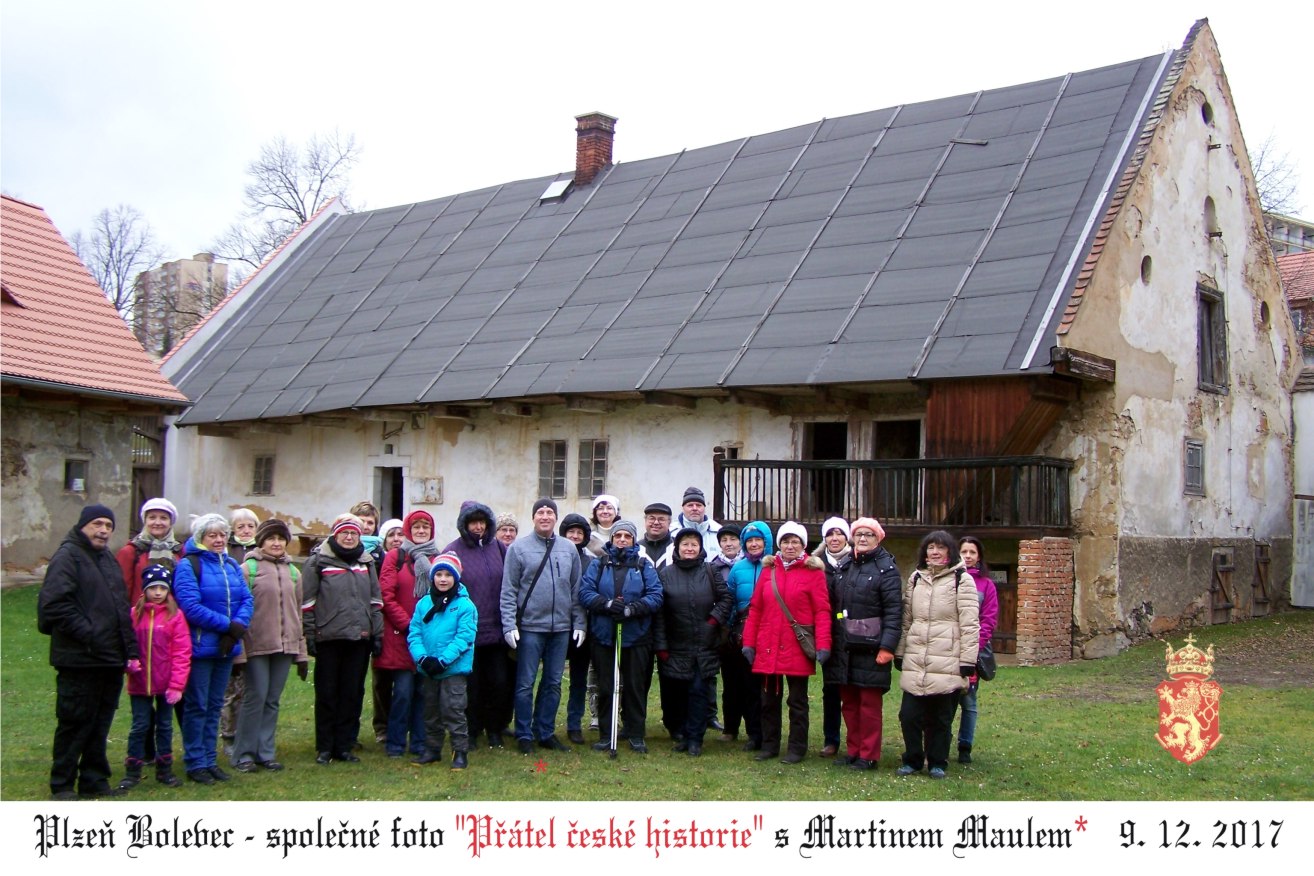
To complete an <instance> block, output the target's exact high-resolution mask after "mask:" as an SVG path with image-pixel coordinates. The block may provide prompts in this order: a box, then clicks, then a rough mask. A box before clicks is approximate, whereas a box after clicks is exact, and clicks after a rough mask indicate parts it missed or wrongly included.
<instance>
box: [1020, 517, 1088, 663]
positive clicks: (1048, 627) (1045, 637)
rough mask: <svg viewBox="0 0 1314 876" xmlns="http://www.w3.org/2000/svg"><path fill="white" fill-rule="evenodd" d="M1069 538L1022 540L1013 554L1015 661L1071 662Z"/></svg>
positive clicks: (1071, 562)
mask: <svg viewBox="0 0 1314 876" xmlns="http://www.w3.org/2000/svg"><path fill="white" fill-rule="evenodd" d="M1074 589H1075V583H1074V575H1073V561H1072V539H1070V538H1041V539H1031V540H1026V541H1022V542H1020V543H1019V544H1018V554H1017V662H1018V663H1019V664H1020V665H1022V666H1035V665H1038V664H1043V663H1062V662H1065V661H1067V660H1070V659H1072V600H1073V594H1074Z"/></svg>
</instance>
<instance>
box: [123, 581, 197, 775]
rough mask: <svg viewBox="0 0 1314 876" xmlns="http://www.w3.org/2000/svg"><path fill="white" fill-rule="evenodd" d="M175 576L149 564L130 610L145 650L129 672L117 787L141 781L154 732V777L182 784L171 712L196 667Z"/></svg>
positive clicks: (140, 648) (141, 644)
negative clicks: (122, 770)
mask: <svg viewBox="0 0 1314 876" xmlns="http://www.w3.org/2000/svg"><path fill="white" fill-rule="evenodd" d="M172 580H173V573H172V572H171V571H170V570H169V569H168V568H166V567H164V566H160V565H155V566H148V567H147V568H146V569H145V570H144V571H143V572H142V573H141V586H142V596H141V599H139V600H138V601H137V604H136V605H135V606H134V607H133V609H132V626H133V629H134V630H135V631H136V633H137V647H138V649H139V650H140V651H141V667H140V668H139V669H137V670H135V671H129V672H128V694H129V696H130V697H131V699H132V728H131V729H130V730H129V731H128V757H127V760H126V761H125V764H124V765H125V767H126V773H127V775H126V776H125V777H124V779H123V781H121V782H120V783H119V787H120V788H123V789H124V790H128V789H130V788H134V787H136V786H137V784H138V783H139V782H140V781H141V769H142V765H143V755H144V753H145V750H146V737H147V735H148V734H150V733H151V732H154V734H155V779H156V781H158V782H161V783H163V784H165V785H168V786H169V787H171V788H172V787H176V786H178V785H180V784H182V782H181V780H180V779H179V778H178V777H177V776H176V775H174V774H173V710H174V706H175V705H177V703H178V702H179V701H180V700H181V699H182V695H183V688H185V687H186V686H187V674H188V673H189V672H190V671H191V668H192V642H191V638H190V636H189V635H188V629H187V619H186V618H184V617H183V613H182V611H181V610H180V609H179V608H178V603H177V602H175V601H174V599H173V593H172V591H171V585H172Z"/></svg>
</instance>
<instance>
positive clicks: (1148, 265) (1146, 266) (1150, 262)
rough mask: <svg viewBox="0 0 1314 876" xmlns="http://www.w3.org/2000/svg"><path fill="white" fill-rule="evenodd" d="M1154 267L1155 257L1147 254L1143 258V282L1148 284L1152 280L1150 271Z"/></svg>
mask: <svg viewBox="0 0 1314 876" xmlns="http://www.w3.org/2000/svg"><path fill="white" fill-rule="evenodd" d="M1153 268H1154V259H1152V258H1150V257H1149V256H1146V257H1145V258H1143V259H1141V282H1142V283H1146V284H1148V283H1149V282H1150V271H1151V270H1152V269H1153Z"/></svg>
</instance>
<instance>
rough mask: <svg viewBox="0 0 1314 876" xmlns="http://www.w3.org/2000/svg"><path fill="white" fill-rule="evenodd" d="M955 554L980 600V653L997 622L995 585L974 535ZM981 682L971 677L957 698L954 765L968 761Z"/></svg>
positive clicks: (967, 538)
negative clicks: (956, 761)
mask: <svg viewBox="0 0 1314 876" xmlns="http://www.w3.org/2000/svg"><path fill="white" fill-rule="evenodd" d="M958 555H959V556H961V557H962V558H963V565H964V566H966V567H967V573H968V574H969V575H971V576H972V580H973V581H975V582H976V594H977V598H978V599H980V600H981V612H980V616H981V636H980V650H978V652H977V653H982V652H984V649H985V647H986V645H988V644H989V643H990V637H991V636H993V635H994V634H995V625H996V624H997V623H998V622H999V594H998V593H997V592H996V591H995V582H994V581H993V580H991V578H990V566H988V565H987V564H986V558H985V548H984V547H983V546H982V545H981V541H980V539H978V538H977V537H976V536H974V535H968V536H964V537H963V539H962V541H960V542H959V543H958ZM980 684H981V679H980V678H978V677H975V676H974V677H973V678H972V683H971V685H969V686H968V688H967V690H965V691H963V692H962V693H961V694H960V695H959V698H958V705H959V706H960V707H962V711H963V717H962V718H961V719H960V720H959V722H958V762H959V763H971V762H972V741H973V740H974V739H975V738H976V689H977V688H978V687H979V686H980Z"/></svg>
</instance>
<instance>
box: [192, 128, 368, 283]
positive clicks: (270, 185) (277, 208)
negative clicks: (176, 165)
mask: <svg viewBox="0 0 1314 876" xmlns="http://www.w3.org/2000/svg"><path fill="white" fill-rule="evenodd" d="M359 158H360V147H358V146H357V145H356V138H355V136H354V135H347V136H345V137H344V136H343V135H341V134H340V133H338V132H337V131H334V132H332V133H331V134H323V135H321V134H317V135H315V136H313V137H311V138H310V141H309V142H308V143H307V144H306V145H305V148H304V149H303V148H300V147H298V146H297V145H296V144H294V143H290V142H288V140H287V139H286V138H284V137H279V138H278V139H276V140H272V141H270V142H268V143H266V144H265V145H264V146H262V147H260V157H259V158H257V159H256V160H255V161H252V162H251V163H250V164H249V165H247V168H246V172H247V176H248V177H249V178H250V182H249V183H247V185H246V189H245V190H244V201H245V203H246V210H245V211H244V212H243V214H242V218H241V219H240V220H239V221H238V222H236V223H234V224H233V225H232V226H230V227H229V229H228V230H227V231H225V232H224V233H223V234H222V235H221V236H220V237H219V239H218V240H217V241H215V243H214V244H213V245H212V246H211V250H212V251H213V252H214V253H215V254H216V255H217V256H219V257H220V258H223V259H226V260H228V261H233V262H243V263H245V264H248V265H250V266H251V267H257V266H259V264H260V263H261V262H262V261H264V259H265V257H266V256H267V255H269V253H271V252H273V250H274V249H276V248H277V247H278V246H279V245H280V244H281V243H282V242H283V241H284V240H285V239H286V238H287V236H288V235H289V234H291V233H292V232H293V231H295V230H296V229H297V228H298V227H299V226H300V225H301V224H302V223H304V222H305V221H306V220H307V219H309V218H310V217H311V216H313V215H315V212H316V211H318V210H319V208H321V207H323V206H324V205H325V204H326V203H328V202H329V201H330V200H331V199H333V198H338V199H340V200H342V201H343V204H344V206H345V205H346V199H347V189H348V186H349V183H350V180H349V176H350V173H351V169H352V167H354V166H355V164H356V162H357V161H358V160H359Z"/></svg>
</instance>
